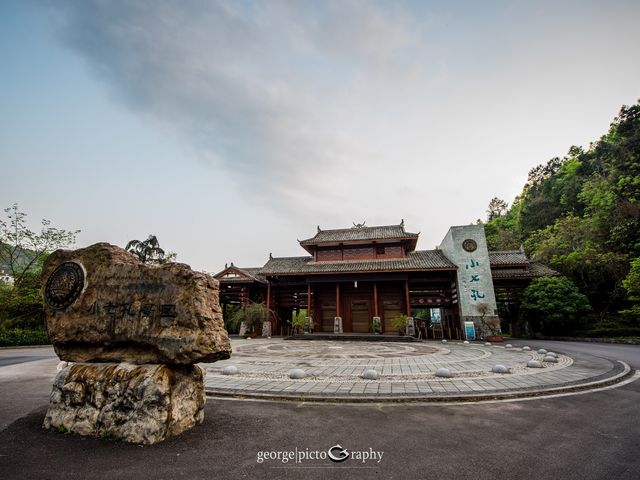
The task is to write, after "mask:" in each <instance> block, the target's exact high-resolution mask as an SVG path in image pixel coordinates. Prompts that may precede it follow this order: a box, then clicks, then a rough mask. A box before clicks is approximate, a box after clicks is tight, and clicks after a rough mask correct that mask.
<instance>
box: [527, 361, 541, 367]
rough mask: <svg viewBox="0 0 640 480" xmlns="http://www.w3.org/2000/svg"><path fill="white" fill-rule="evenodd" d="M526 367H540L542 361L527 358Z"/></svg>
mask: <svg viewBox="0 0 640 480" xmlns="http://www.w3.org/2000/svg"><path fill="white" fill-rule="evenodd" d="M527 367H529V368H542V363H540V362H539V361H538V360H529V361H528V362H527Z"/></svg>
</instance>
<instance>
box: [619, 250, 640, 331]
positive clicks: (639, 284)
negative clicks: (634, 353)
mask: <svg viewBox="0 0 640 480" xmlns="http://www.w3.org/2000/svg"><path fill="white" fill-rule="evenodd" d="M622 285H623V287H624V289H625V290H626V292H627V298H628V299H629V301H630V302H632V305H631V308H629V309H627V310H623V311H622V312H620V313H621V314H622V315H623V316H624V317H625V318H627V319H628V320H631V321H632V322H634V323H635V324H638V323H640V257H638V258H635V259H634V260H633V261H632V262H631V270H630V271H629V275H627V277H626V278H625V279H624V280H623V282H622Z"/></svg>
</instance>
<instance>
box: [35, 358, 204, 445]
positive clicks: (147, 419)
mask: <svg viewBox="0 0 640 480" xmlns="http://www.w3.org/2000/svg"><path fill="white" fill-rule="evenodd" d="M203 379H204V376H203V371H202V369H201V368H200V367H199V366H197V365H190V366H168V365H134V364H131V363H120V364H112V363H100V364H96V363H88V364H87V363H77V364H71V365H68V366H66V367H65V368H63V369H62V370H61V371H60V372H59V373H58V375H57V376H56V379H55V381H54V383H53V391H52V393H51V399H50V402H49V409H48V411H47V415H46V417H45V419H44V425H43V426H44V428H47V429H49V428H51V429H56V430H58V431H67V432H73V433H77V434H79V435H90V436H101V437H108V438H115V439H119V440H123V441H126V442H132V443H143V444H152V443H156V442H159V441H162V440H164V439H166V438H169V437H172V436H174V435H178V434H180V433H181V432H183V431H185V430H187V429H189V428H191V427H193V426H195V425H196V424H200V423H202V421H203V420H204V404H205V394H204V381H203Z"/></svg>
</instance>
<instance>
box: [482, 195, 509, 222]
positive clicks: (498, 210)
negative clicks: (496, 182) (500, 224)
mask: <svg viewBox="0 0 640 480" xmlns="http://www.w3.org/2000/svg"><path fill="white" fill-rule="evenodd" d="M508 209H509V204H508V203H507V202H505V201H504V200H502V199H500V198H498V197H493V198H492V199H491V201H490V202H489V207H488V208H487V221H489V222H490V221H491V220H493V219H494V218H498V217H502V216H503V215H504V214H505V213H507V210H508Z"/></svg>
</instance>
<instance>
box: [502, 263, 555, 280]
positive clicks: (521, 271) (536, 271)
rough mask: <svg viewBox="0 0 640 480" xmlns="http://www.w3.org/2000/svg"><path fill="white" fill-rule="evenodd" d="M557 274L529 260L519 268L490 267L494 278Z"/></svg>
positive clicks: (534, 276)
mask: <svg viewBox="0 0 640 480" xmlns="http://www.w3.org/2000/svg"><path fill="white" fill-rule="evenodd" d="M558 275H560V274H559V273H558V272H556V271H555V270H553V269H552V268H549V267H547V266H546V265H543V264H541V263H537V262H531V263H529V264H528V265H527V266H525V267H520V268H517V267H515V268H492V269H491V276H492V277H493V278H494V279H500V278H502V279H507V278H537V277H555V276H558Z"/></svg>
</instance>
